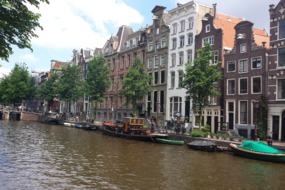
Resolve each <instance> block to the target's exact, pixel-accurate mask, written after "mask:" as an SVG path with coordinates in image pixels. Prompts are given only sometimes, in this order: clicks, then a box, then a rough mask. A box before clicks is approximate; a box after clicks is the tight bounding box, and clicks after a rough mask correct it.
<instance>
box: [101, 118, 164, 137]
mask: <svg viewBox="0 0 285 190" xmlns="http://www.w3.org/2000/svg"><path fill="white" fill-rule="evenodd" d="M102 126H103V129H102V132H103V134H104V135H110V136H115V137H121V138H126V139H131V140H139V141H148V142H155V139H156V138H166V137H167V136H168V135H167V134H161V133H152V132H151V131H150V129H148V128H144V118H134V117H126V118H124V119H123V122H110V121H105V122H103V125H102Z"/></svg>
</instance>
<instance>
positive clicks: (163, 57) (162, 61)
mask: <svg viewBox="0 0 285 190" xmlns="http://www.w3.org/2000/svg"><path fill="white" fill-rule="evenodd" d="M160 64H161V65H164V64H165V54H161V56H160Z"/></svg>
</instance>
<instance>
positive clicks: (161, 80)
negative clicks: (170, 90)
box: [160, 70, 165, 84]
mask: <svg viewBox="0 0 285 190" xmlns="http://www.w3.org/2000/svg"><path fill="white" fill-rule="evenodd" d="M164 82H165V71H164V70H161V71H160V84H164Z"/></svg>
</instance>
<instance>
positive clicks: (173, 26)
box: [172, 23, 177, 34]
mask: <svg viewBox="0 0 285 190" xmlns="http://www.w3.org/2000/svg"><path fill="white" fill-rule="evenodd" d="M176 33H177V23H174V24H173V25H172V34H176Z"/></svg>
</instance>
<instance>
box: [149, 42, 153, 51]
mask: <svg viewBox="0 0 285 190" xmlns="http://www.w3.org/2000/svg"><path fill="white" fill-rule="evenodd" d="M152 49H153V44H152V42H149V44H148V51H152Z"/></svg>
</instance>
